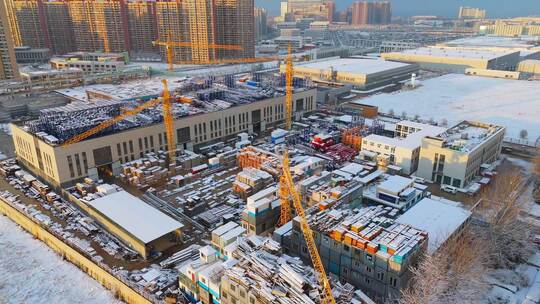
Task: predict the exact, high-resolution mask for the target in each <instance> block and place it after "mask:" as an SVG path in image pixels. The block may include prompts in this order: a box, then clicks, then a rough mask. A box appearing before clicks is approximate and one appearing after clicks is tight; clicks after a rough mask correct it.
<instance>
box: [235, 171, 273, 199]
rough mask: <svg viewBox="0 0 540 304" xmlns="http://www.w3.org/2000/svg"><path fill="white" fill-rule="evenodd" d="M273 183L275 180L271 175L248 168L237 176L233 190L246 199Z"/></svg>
mask: <svg viewBox="0 0 540 304" xmlns="http://www.w3.org/2000/svg"><path fill="white" fill-rule="evenodd" d="M272 182H274V179H273V178H272V175H270V173H268V172H265V171H262V170H259V169H255V168H251V167H246V168H244V169H243V170H242V171H241V172H239V173H238V174H237V175H236V180H235V181H234V183H233V190H234V192H235V193H236V194H238V195H239V196H240V197H242V198H244V199H246V198H247V197H248V196H251V195H253V194H254V193H256V192H258V191H259V190H261V189H262V188H264V187H266V186H268V185H270V184H271V183H272Z"/></svg>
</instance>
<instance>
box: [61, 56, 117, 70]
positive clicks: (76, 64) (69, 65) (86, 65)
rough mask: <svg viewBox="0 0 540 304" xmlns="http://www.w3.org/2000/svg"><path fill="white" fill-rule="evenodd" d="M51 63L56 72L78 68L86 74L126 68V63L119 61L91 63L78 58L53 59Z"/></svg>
mask: <svg viewBox="0 0 540 304" xmlns="http://www.w3.org/2000/svg"><path fill="white" fill-rule="evenodd" d="M50 63H51V67H52V68H53V69H55V70H66V69H73V68H76V69H80V70H82V71H83V73H84V74H96V73H106V72H116V71H120V70H122V69H123V68H124V67H125V63H124V62H123V61H117V60H106V61H90V60H80V59H76V58H70V59H61V58H53V59H51V61H50Z"/></svg>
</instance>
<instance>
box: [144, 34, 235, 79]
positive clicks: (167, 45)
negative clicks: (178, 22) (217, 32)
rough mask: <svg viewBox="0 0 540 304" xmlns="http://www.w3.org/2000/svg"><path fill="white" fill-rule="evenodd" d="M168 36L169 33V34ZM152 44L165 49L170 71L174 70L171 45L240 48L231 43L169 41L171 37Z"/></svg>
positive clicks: (201, 47) (200, 47)
mask: <svg viewBox="0 0 540 304" xmlns="http://www.w3.org/2000/svg"><path fill="white" fill-rule="evenodd" d="M169 37H170V35H169ZM152 44H153V45H159V46H164V47H165V50H166V52H167V63H168V65H169V66H168V70H169V71H172V70H174V66H173V64H174V60H173V47H190V48H198V49H203V48H204V49H206V48H208V49H222V50H242V46H241V45H232V44H215V43H210V44H196V43H193V42H175V41H171V39H167V41H160V40H156V41H153V42H152ZM182 64H188V63H182ZM193 64H203V63H201V62H198V61H197V62H195V61H194V63H193Z"/></svg>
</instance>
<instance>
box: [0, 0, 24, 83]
mask: <svg viewBox="0 0 540 304" xmlns="http://www.w3.org/2000/svg"><path fill="white" fill-rule="evenodd" d="M4 5H5V3H0V80H4V79H13V78H15V79H17V78H19V68H18V66H17V62H16V60H15V51H14V44H13V40H12V35H11V31H10V26H9V19H8V15H7V14H6V13H7V10H6V9H5V7H4Z"/></svg>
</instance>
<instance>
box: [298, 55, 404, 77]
mask: <svg viewBox="0 0 540 304" xmlns="http://www.w3.org/2000/svg"><path fill="white" fill-rule="evenodd" d="M409 65H410V64H408V63H402V62H394V61H384V60H381V59H368V58H340V59H332V60H323V61H316V62H311V61H308V63H306V64H298V65H297V66H296V67H297V68H298V67H302V68H312V69H319V70H329V69H330V68H332V69H334V71H337V72H342V73H356V74H374V73H379V72H384V71H388V70H392V69H398V68H403V67H406V66H409Z"/></svg>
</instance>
